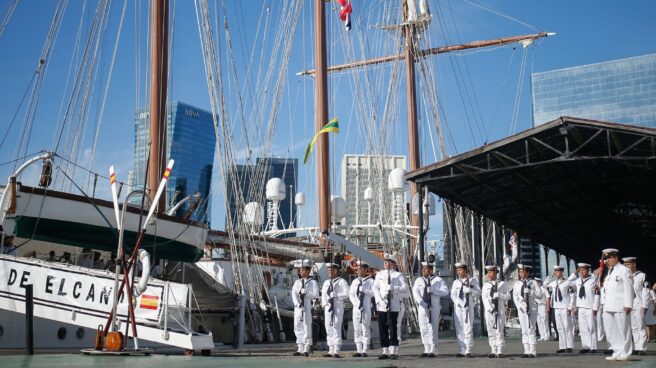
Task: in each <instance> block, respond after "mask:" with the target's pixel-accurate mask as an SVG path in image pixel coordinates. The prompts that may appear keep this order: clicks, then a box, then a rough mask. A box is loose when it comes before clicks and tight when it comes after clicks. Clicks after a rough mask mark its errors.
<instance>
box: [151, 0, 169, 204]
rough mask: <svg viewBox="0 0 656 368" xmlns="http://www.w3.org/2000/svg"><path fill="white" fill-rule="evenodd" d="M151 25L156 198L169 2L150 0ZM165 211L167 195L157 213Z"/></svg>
mask: <svg viewBox="0 0 656 368" xmlns="http://www.w3.org/2000/svg"><path fill="white" fill-rule="evenodd" d="M150 18H151V26H150V144H151V151H150V152H151V154H150V171H149V172H148V187H149V189H150V191H149V192H148V196H149V197H150V199H151V200H152V199H153V198H154V197H155V190H156V189H157V183H159V180H160V178H161V177H162V173H163V171H164V168H165V167H166V121H167V116H166V95H167V92H166V91H167V88H168V85H167V81H168V40H169V35H168V33H169V32H168V29H169V23H168V19H169V1H168V0H151V17H150ZM164 211H166V193H164V195H162V196H161V197H160V200H159V203H158V205H157V213H163V212H164Z"/></svg>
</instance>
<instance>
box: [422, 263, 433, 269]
mask: <svg viewBox="0 0 656 368" xmlns="http://www.w3.org/2000/svg"><path fill="white" fill-rule="evenodd" d="M421 267H431V268H432V267H433V264H432V263H430V262H421Z"/></svg>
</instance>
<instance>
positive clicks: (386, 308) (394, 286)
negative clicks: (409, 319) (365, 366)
mask: <svg viewBox="0 0 656 368" xmlns="http://www.w3.org/2000/svg"><path fill="white" fill-rule="evenodd" d="M373 291H374V298H375V300H376V311H377V313H378V329H379V331H380V344H381V347H382V348H383V354H386V355H387V354H388V353H389V354H398V349H399V338H398V335H397V334H398V326H399V323H397V321H398V316H399V311H400V310H401V307H402V305H403V299H404V298H406V297H407V295H408V285H407V284H406V282H405V277H404V276H403V274H402V273H400V272H398V271H395V270H382V271H379V272H378V273H376V278H375V279H374V285H373ZM390 301H391V303H389V302H390ZM388 312H389V313H388ZM388 315H389V318H388Z"/></svg>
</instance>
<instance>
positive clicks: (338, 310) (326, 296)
mask: <svg viewBox="0 0 656 368" xmlns="http://www.w3.org/2000/svg"><path fill="white" fill-rule="evenodd" d="M327 271H328V272H329V274H328V276H329V279H328V280H326V281H324V283H323V287H322V288H321V306H322V307H323V316H324V325H325V327H326V342H327V343H328V352H327V353H326V354H324V357H326V358H330V357H332V358H341V356H340V355H339V352H340V350H341V349H342V321H343V320H344V300H346V299H347V298H348V296H349V286H348V283H347V282H346V280H344V279H343V278H341V277H339V276H338V275H339V265H338V264H336V263H331V264H330V268H329V269H328V270H327Z"/></svg>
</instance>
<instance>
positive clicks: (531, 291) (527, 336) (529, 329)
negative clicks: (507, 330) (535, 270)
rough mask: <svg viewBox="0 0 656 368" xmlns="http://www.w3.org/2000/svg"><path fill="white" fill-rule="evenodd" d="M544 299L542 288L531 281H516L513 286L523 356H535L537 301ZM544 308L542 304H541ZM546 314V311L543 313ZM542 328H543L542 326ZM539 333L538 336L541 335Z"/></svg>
mask: <svg viewBox="0 0 656 368" xmlns="http://www.w3.org/2000/svg"><path fill="white" fill-rule="evenodd" d="M543 299H544V294H543V293H542V287H540V286H538V285H537V283H536V282H535V281H533V280H531V279H527V280H517V282H515V285H514V286H513V301H514V302H515V307H517V316H518V317H519V325H520V326H521V328H522V344H523V345H524V354H530V355H535V354H536V351H535V344H536V338H535V330H536V328H537V324H538V313H539V312H538V310H539V307H540V306H539V304H538V303H539V301H541V300H543ZM542 306H543V308H545V304H544V302H543V303H542ZM545 312H546V311H545ZM543 328H544V326H543ZM542 333H543V332H542V331H540V335H542Z"/></svg>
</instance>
